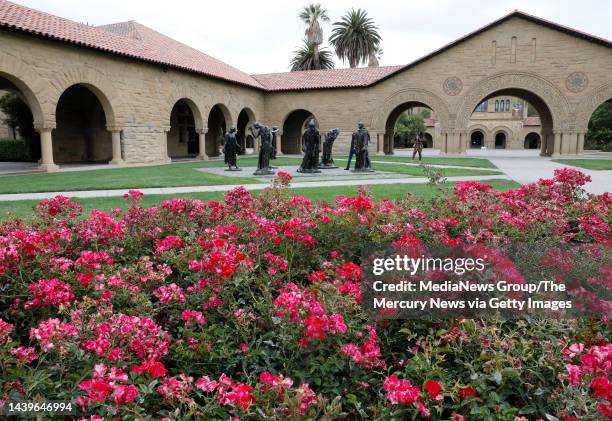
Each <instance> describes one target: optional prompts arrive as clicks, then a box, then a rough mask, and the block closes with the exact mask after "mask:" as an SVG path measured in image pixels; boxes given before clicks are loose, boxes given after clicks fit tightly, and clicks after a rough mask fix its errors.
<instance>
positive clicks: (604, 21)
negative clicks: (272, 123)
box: [16, 0, 612, 73]
mask: <svg viewBox="0 0 612 421" xmlns="http://www.w3.org/2000/svg"><path fill="white" fill-rule="evenodd" d="M16 2H18V3H20V4H24V5H26V6H29V7H32V8H35V9H39V10H42V11H45V12H47V13H52V14H55V15H59V16H62V17H65V18H68V19H72V20H75V21H78V22H84V23H85V22H87V23H90V24H94V25H101V24H107V23H113V22H121V21H127V20H136V21H138V22H140V23H142V24H144V25H146V26H149V27H150V28H152V29H155V30H157V31H159V32H161V33H163V34H165V35H168V36H170V37H172V38H174V39H176V40H178V41H181V42H183V43H185V44H187V45H190V46H192V47H194V48H197V49H199V50H201V51H203V52H205V53H207V54H210V55H212V56H213V57H216V58H218V59H220V60H222V61H225V62H226V63H229V64H231V65H233V66H235V67H238V68H239V69H241V70H243V71H246V72H248V73H270V72H283V71H287V70H288V67H289V60H290V57H291V53H292V51H294V49H295V48H296V47H297V46H298V45H299V44H300V41H301V39H302V38H303V36H304V26H303V24H302V22H301V21H300V20H299V19H298V17H297V15H298V13H299V11H300V9H301V8H302V7H303V6H304V5H306V4H307V3H309V1H307V0H268V1H266V0H261V1H254V0H214V1H210V0H171V1H167V0H166V1H157V0H103V1H100V0H94V1H92V0H16ZM321 3H322V5H323V6H324V7H325V8H327V10H328V15H329V17H330V18H331V22H330V23H329V24H325V25H324V38H325V39H327V38H328V37H329V35H330V33H331V24H332V23H333V22H334V21H336V20H339V18H340V17H341V16H342V15H343V14H344V13H345V12H346V11H347V10H349V9H351V8H363V9H365V10H366V11H367V12H368V13H369V15H370V17H371V18H372V19H373V20H374V21H375V23H376V24H377V25H378V27H379V33H380V35H381V36H382V39H383V43H382V47H383V50H384V55H383V57H382V60H381V65H395V64H405V63H409V62H411V61H412V60H414V59H417V58H419V57H421V56H423V55H425V54H427V53H429V52H431V51H432V50H435V49H437V48H439V47H441V46H442V45H444V44H446V43H448V42H451V41H453V40H454V39H456V38H458V37H460V36H462V35H465V34H466V33H468V32H471V31H473V30H474V29H476V28H479V27H481V26H483V25H486V24H487V23H489V22H491V21H493V20H495V19H498V18H499V17H501V16H503V15H505V14H508V13H510V12H511V11H513V10H514V9H519V10H522V11H524V12H527V13H531V14H533V15H536V16H539V17H542V18H545V19H548V20H551V21H553V22H557V23H560V24H563V25H566V26H569V27H572V28H575V29H579V30H581V31H584V32H588V33H591V34H593V35H597V36H599V37H603V38H606V39H612V23H611V22H612V1H611V0H599V1H595V0H579V1H576V0H515V1H506V0H488V1H483V0H352V1H351V0H328V1H322V2H321ZM326 44H327V43H326ZM336 66H337V67H347V66H348V65H347V64H346V63H341V62H340V63H337V65H336Z"/></svg>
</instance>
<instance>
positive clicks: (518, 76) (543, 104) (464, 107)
mask: <svg viewBox="0 0 612 421" xmlns="http://www.w3.org/2000/svg"><path fill="white" fill-rule="evenodd" d="M498 95H513V96H516V97H521V98H523V99H526V100H527V101H528V102H529V103H531V104H532V105H533V106H534V107H536V109H538V112H539V113H540V115H541V118H542V124H543V125H544V124H549V125H550V129H551V130H553V129H554V130H562V129H565V128H567V125H568V124H569V123H568V117H569V110H570V107H569V103H568V100H567V98H566V97H565V96H564V95H563V93H562V92H561V90H559V89H558V88H557V87H556V86H555V85H553V84H552V83H551V82H549V81H548V80H546V79H544V78H542V77H540V76H537V75H534V74H531V73H522V72H508V73H500V74H497V75H493V76H490V77H488V78H486V79H483V80H482V81H480V82H478V83H477V84H475V86H474V87H472V88H471V89H470V90H469V91H468V92H467V93H466V94H465V96H464V97H463V99H462V100H461V101H460V103H459V105H458V106H457V109H456V115H457V118H456V124H455V127H456V128H457V129H458V130H465V129H466V128H467V127H468V125H469V120H470V117H471V115H472V113H473V112H474V110H475V109H476V107H477V106H478V104H480V103H481V102H482V101H483V100H485V99H487V98H491V97H493V96H498ZM543 108H545V110H547V111H548V112H549V113H550V120H551V121H549V122H547V121H545V120H546V117H547V116H545V115H544V116H542V114H543V111H545V110H542V109H543Z"/></svg>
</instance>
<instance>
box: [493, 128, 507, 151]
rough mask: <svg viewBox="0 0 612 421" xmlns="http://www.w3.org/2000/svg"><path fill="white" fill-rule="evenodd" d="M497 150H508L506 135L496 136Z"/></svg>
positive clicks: (502, 133)
mask: <svg viewBox="0 0 612 421" xmlns="http://www.w3.org/2000/svg"><path fill="white" fill-rule="evenodd" d="M495 149H506V133H505V132H497V133H496V134H495Z"/></svg>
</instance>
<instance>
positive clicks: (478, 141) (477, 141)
mask: <svg viewBox="0 0 612 421" xmlns="http://www.w3.org/2000/svg"><path fill="white" fill-rule="evenodd" d="M484 141H485V137H484V133H483V132H482V131H480V130H474V131H473V132H472V134H471V135H470V148H471V149H480V148H482V147H483V146H484Z"/></svg>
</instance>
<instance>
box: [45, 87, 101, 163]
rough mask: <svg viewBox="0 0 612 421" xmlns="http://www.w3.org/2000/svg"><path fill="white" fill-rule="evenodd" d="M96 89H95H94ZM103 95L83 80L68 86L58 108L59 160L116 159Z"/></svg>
mask: <svg viewBox="0 0 612 421" xmlns="http://www.w3.org/2000/svg"><path fill="white" fill-rule="evenodd" d="M94 92H95V93H94ZM99 95H102V94H101V93H99V92H96V91H95V90H92V89H91V88H90V87H88V86H86V85H83V84H76V85H72V86H70V87H69V88H68V89H66V90H65V91H64V92H63V93H62V95H61V96H60V98H59V100H58V102H57V107H56V111H55V119H56V128H55V130H54V131H53V156H54V158H55V162H57V163H107V162H109V161H110V160H111V159H113V147H112V136H111V133H110V132H109V131H108V129H107V126H106V125H107V116H106V112H105V109H104V107H103V105H102V104H103V102H106V103H108V101H106V100H105V99H102V100H100V97H99Z"/></svg>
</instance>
